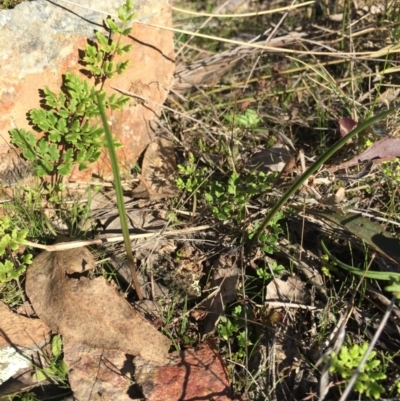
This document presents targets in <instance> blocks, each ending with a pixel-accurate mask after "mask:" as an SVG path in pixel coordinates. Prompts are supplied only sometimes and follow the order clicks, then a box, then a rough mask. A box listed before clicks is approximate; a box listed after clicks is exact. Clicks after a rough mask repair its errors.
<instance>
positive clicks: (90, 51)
mask: <svg viewBox="0 0 400 401" xmlns="http://www.w3.org/2000/svg"><path fill="white" fill-rule="evenodd" d="M85 53H86V55H87V56H89V57H96V54H97V48H96V46H91V45H89V44H87V45H86V48H85Z"/></svg>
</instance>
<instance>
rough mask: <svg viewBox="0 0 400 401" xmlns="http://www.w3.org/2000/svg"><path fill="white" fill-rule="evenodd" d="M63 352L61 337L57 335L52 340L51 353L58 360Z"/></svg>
mask: <svg viewBox="0 0 400 401" xmlns="http://www.w3.org/2000/svg"><path fill="white" fill-rule="evenodd" d="M61 352H62V340H61V337H60V336H59V335H58V334H57V335H55V336H54V337H53V339H52V340H51V353H52V354H53V356H55V357H56V358H58V357H59V356H60V355H61Z"/></svg>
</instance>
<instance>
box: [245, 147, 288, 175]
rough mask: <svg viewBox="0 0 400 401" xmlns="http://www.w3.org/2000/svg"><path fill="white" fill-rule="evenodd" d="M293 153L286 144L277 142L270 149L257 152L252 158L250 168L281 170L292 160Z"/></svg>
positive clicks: (267, 170)
mask: <svg viewBox="0 0 400 401" xmlns="http://www.w3.org/2000/svg"><path fill="white" fill-rule="evenodd" d="M290 159H291V155H290V151H289V148H288V147H287V146H286V145H282V144H280V143H277V144H275V145H273V146H272V147H271V148H269V149H264V150H262V151H261V152H258V153H255V154H254V155H253V156H252V157H251V158H250V163H249V166H248V167H249V168H254V169H256V170H258V171H262V172H264V173H268V172H270V171H272V172H280V171H282V170H283V168H284V167H285V165H286V164H287V163H288V162H289V161H290Z"/></svg>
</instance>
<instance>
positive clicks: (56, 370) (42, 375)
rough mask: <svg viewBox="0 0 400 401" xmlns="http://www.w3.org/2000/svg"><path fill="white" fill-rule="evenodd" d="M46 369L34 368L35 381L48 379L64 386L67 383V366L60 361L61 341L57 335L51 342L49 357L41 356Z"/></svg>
mask: <svg viewBox="0 0 400 401" xmlns="http://www.w3.org/2000/svg"><path fill="white" fill-rule="evenodd" d="M43 357H44V359H45V360H46V363H47V367H45V368H39V367H38V366H35V373H34V375H35V376H36V379H37V380H38V381H44V380H46V379H50V380H51V381H52V382H54V383H58V384H65V383H66V382H67V373H68V366H67V364H66V363H65V362H64V361H63V359H62V340H61V337H60V336H59V335H58V334H57V335H55V336H54V337H53V338H52V340H51V356H48V355H45V354H43Z"/></svg>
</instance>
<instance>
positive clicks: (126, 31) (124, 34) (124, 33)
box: [121, 28, 132, 36]
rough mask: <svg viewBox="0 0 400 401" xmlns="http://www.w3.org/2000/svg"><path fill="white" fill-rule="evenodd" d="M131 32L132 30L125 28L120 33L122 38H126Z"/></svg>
mask: <svg viewBox="0 0 400 401" xmlns="http://www.w3.org/2000/svg"><path fill="white" fill-rule="evenodd" d="M131 32H132V28H126V29H124V30H123V31H122V32H121V33H122V35H123V36H128V35H130V33H131Z"/></svg>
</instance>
